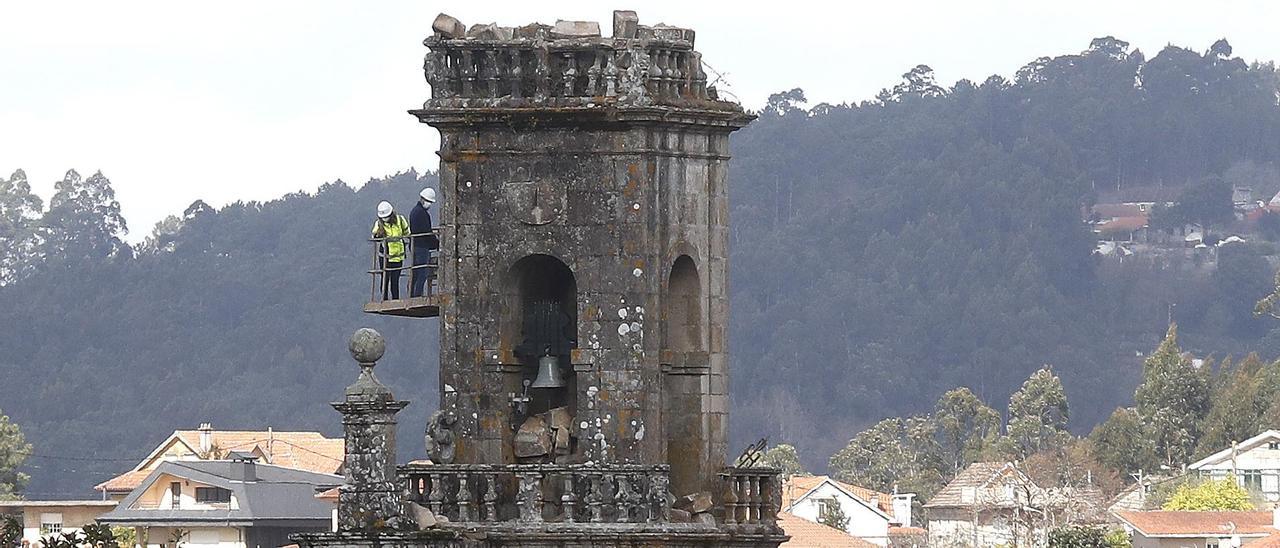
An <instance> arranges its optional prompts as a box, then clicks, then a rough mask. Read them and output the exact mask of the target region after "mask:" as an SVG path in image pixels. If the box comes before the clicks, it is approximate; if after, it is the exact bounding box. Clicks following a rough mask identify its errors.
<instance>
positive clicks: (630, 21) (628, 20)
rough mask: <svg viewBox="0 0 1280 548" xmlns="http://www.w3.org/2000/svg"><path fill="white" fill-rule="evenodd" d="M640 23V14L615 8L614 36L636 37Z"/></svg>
mask: <svg viewBox="0 0 1280 548" xmlns="http://www.w3.org/2000/svg"><path fill="white" fill-rule="evenodd" d="M639 25H640V16H638V15H636V12H634V11H630V10H615V11H614V12H613V37H614V38H635V37H636V27H637V26H639Z"/></svg>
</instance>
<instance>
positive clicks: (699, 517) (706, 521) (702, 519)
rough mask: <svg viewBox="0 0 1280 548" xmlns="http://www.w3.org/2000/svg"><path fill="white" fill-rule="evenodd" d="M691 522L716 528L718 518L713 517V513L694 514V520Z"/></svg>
mask: <svg viewBox="0 0 1280 548" xmlns="http://www.w3.org/2000/svg"><path fill="white" fill-rule="evenodd" d="M690 522H692V523H697V524H699V525H706V526H708V527H715V526H716V517H715V516H714V515H712V514H711V512H703V513H701V514H694V515H693V519H691V520H690Z"/></svg>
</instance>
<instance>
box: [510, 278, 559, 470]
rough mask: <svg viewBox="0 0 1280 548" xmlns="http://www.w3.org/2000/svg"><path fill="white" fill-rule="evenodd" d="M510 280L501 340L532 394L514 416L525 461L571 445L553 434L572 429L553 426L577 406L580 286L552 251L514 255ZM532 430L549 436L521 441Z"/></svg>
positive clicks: (543, 457) (556, 453)
mask: <svg viewBox="0 0 1280 548" xmlns="http://www.w3.org/2000/svg"><path fill="white" fill-rule="evenodd" d="M506 282H507V283H506V284H505V287H504V297H505V298H504V306H503V318H502V325H501V333H502V341H503V343H504V346H507V347H508V348H511V349H512V353H513V354H514V355H515V357H516V358H517V359H518V360H519V362H520V364H521V367H520V376H521V380H522V381H523V383H526V386H527V394H528V397H529V401H528V405H527V408H525V410H524V412H523V414H522V415H521V416H517V417H513V418H514V419H516V424H515V425H514V426H516V427H517V430H518V433H517V436H516V444H517V447H516V451H515V455H516V457H517V458H518V459H522V460H524V461H529V460H533V461H550V460H553V459H554V458H555V457H557V456H564V455H565V454H567V453H570V452H572V451H573V448H572V447H571V446H566V445H565V444H567V443H569V442H568V441H566V440H567V437H566V438H565V439H560V440H557V439H555V436H557V435H560V436H567V435H568V429H567V428H561V429H565V430H566V431H565V433H564V434H557V433H556V432H554V431H553V430H555V429H556V428H558V427H562V426H564V427H567V425H566V424H564V423H566V422H567V423H568V424H571V423H572V420H571V419H572V418H573V415H574V414H575V410H576V408H577V379H576V377H575V375H574V372H573V366H572V352H573V349H574V348H577V346H578V286H577V282H576V280H575V278H574V276H573V271H572V270H570V269H569V267H568V265H566V264H564V262H562V261H561V260H560V259H557V258H555V257H552V256H550V255H529V256H527V257H524V258H522V259H520V260H519V261H516V262H515V264H513V265H512V266H511V269H510V271H509V272H508V276H507V280H506ZM552 410H557V411H556V412H554V413H552ZM553 416H554V420H553ZM531 419H532V422H531ZM553 423H554V424H553ZM530 432H538V433H545V434H546V435H549V436H551V439H550V440H546V439H539V440H535V441H536V443H534V444H533V445H530V444H529V443H525V445H523V446H521V443H522V441H521V440H525V441H526V442H527V440H528V439H529V436H531V435H532V434H530ZM543 446H549V448H550V449H551V451H549V452H548V454H546V455H531V454H530V453H531V452H532V451H534V449H530V448H531V447H543ZM522 447H523V448H522Z"/></svg>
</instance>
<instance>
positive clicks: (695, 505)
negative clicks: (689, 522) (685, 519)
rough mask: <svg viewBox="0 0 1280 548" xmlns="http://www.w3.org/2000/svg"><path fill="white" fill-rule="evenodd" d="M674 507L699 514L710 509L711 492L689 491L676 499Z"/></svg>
mask: <svg viewBox="0 0 1280 548" xmlns="http://www.w3.org/2000/svg"><path fill="white" fill-rule="evenodd" d="M675 507H676V508H679V509H681V510H685V511H688V512H689V513H691V514H699V513H702V512H707V511H710V510H711V493H710V492H708V491H699V492H697V493H691V494H688V495H685V496H683V497H679V498H677V499H676V504H675Z"/></svg>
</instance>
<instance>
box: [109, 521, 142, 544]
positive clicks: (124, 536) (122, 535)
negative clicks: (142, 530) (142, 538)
mask: <svg viewBox="0 0 1280 548" xmlns="http://www.w3.org/2000/svg"><path fill="white" fill-rule="evenodd" d="M111 536H112V537H113V538H115V541H116V546H118V547H119V548H133V547H134V546H135V545H137V543H138V532H137V531H136V530H134V528H132V527H120V526H112V527H111Z"/></svg>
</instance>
